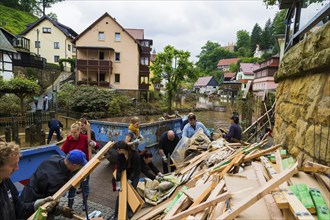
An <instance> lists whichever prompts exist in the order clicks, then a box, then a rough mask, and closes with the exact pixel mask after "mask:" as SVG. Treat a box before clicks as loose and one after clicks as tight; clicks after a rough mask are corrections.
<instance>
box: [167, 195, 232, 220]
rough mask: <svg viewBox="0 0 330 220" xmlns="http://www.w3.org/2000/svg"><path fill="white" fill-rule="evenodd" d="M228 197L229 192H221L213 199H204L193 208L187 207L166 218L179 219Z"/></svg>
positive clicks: (170, 219)
mask: <svg viewBox="0 0 330 220" xmlns="http://www.w3.org/2000/svg"><path fill="white" fill-rule="evenodd" d="M229 197H230V194H229V193H228V192H226V193H223V194H221V195H219V196H217V197H216V198H214V199H213V200H210V201H205V202H203V203H201V204H199V205H197V206H195V207H193V208H189V209H187V210H185V211H183V212H181V213H178V214H176V215H175V216H172V217H171V218H169V219H168V220H174V219H175V220H181V219H182V218H184V217H187V216H189V215H193V214H196V213H198V212H200V211H202V210H204V209H205V208H207V207H210V206H214V205H216V204H218V203H219V202H221V201H224V200H226V199H228V198H229Z"/></svg>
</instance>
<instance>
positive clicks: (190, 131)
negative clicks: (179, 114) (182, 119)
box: [182, 113, 211, 138]
mask: <svg viewBox="0 0 330 220" xmlns="http://www.w3.org/2000/svg"><path fill="white" fill-rule="evenodd" d="M188 122H189V123H188V124H186V125H185V126H184V128H183V131H182V136H183V137H188V138H191V137H192V136H193V135H194V134H195V133H196V132H197V131H198V130H199V129H200V128H201V129H203V132H204V134H205V135H206V136H207V137H209V138H211V134H210V131H209V130H208V129H207V128H206V127H205V126H204V124H203V123H202V122H199V121H197V119H196V115H195V114H193V113H192V114H189V115H188Z"/></svg>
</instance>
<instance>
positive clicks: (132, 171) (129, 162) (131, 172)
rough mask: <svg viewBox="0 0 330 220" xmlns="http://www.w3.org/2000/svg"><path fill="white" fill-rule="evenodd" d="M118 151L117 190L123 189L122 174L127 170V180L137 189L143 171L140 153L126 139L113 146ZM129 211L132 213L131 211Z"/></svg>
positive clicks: (116, 213)
mask: <svg viewBox="0 0 330 220" xmlns="http://www.w3.org/2000/svg"><path fill="white" fill-rule="evenodd" d="M113 147H114V148H115V149H117V151H118V155H117V161H116V166H117V171H116V191H121V182H120V180H121V175H122V172H123V171H124V170H126V175H127V182H128V183H130V184H131V185H132V186H133V187H134V188H135V189H136V187H137V184H138V183H139V177H140V173H141V164H140V155H139V153H138V152H137V150H135V148H134V146H133V145H129V144H127V143H126V141H118V142H116V143H115V144H114V146H113ZM118 208H119V197H118V198H117V201H116V208H115V214H114V217H115V219H117V218H118ZM129 213H131V212H130V211H129Z"/></svg>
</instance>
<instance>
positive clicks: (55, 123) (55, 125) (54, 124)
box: [47, 116, 63, 144]
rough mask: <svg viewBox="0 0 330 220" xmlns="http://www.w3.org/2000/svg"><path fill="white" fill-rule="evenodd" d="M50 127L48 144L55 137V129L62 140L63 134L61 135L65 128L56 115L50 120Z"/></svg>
mask: <svg viewBox="0 0 330 220" xmlns="http://www.w3.org/2000/svg"><path fill="white" fill-rule="evenodd" d="M48 128H49V133H48V138H47V144H49V143H50V140H51V139H52V137H53V134H54V131H55V132H56V137H57V141H60V140H62V139H63V138H62V136H61V128H62V129H63V125H62V123H61V122H60V121H59V120H57V119H56V118H55V116H54V117H52V119H51V120H50V121H49V122H48Z"/></svg>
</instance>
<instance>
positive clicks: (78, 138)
mask: <svg viewBox="0 0 330 220" xmlns="http://www.w3.org/2000/svg"><path fill="white" fill-rule="evenodd" d="M85 126H86V129H87V136H86V135H83V134H81V133H80V123H78V122H75V123H73V124H72V125H71V127H70V133H71V135H69V136H68V137H67V139H66V140H65V142H64V143H63V145H62V151H63V152H64V153H65V154H68V153H69V152H70V151H72V150H76V149H78V150H81V151H82V152H84V153H85V154H86V160H87V161H89V160H90V158H91V157H92V149H93V148H94V147H95V145H94V144H93V142H92V141H91V132H90V124H89V123H88V121H87V122H86V125H85ZM89 177H90V176H89V175H88V176H87V177H86V180H84V181H83V182H82V183H81V186H83V187H82V189H84V192H83V193H84V197H83V199H84V201H87V198H88V195H89ZM75 196H76V189H75V188H74V187H72V188H71V189H70V190H69V194H68V206H69V208H72V207H73V202H74V197H75ZM85 208H86V207H85V206H83V209H85Z"/></svg>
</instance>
